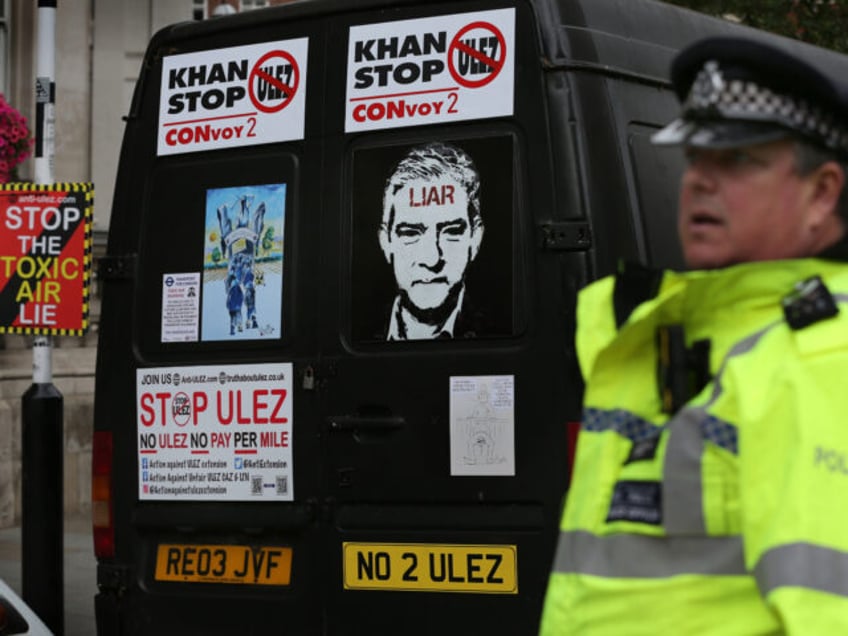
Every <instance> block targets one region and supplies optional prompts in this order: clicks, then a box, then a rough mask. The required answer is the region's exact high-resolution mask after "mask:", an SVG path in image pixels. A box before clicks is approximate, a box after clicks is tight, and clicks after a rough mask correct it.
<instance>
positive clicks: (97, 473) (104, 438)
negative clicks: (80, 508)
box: [91, 431, 115, 559]
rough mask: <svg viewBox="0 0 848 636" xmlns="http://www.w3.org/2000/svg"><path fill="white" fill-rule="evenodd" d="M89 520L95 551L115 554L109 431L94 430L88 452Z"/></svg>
mask: <svg viewBox="0 0 848 636" xmlns="http://www.w3.org/2000/svg"><path fill="white" fill-rule="evenodd" d="M91 522H92V526H93V529H94V555H95V556H96V557H97V558H98V559H109V558H112V557H114V556H115V527H114V525H113V519H112V433H110V432H107V431H95V433H94V441H93V447H92V452H91Z"/></svg>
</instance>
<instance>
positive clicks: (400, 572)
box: [342, 542, 518, 594]
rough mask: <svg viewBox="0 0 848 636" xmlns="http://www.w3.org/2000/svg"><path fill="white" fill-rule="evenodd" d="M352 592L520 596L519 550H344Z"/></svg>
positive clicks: (353, 546) (369, 546)
mask: <svg viewBox="0 0 848 636" xmlns="http://www.w3.org/2000/svg"><path fill="white" fill-rule="evenodd" d="M342 552H343V558H344V587H345V589H348V590H400V591H417V592H474V593H480V594H518V550H517V547H516V546H514V545H437V544H430V543H389V544H384V543H379V544H378V543H353V542H344V543H343V544H342Z"/></svg>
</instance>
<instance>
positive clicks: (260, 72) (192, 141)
mask: <svg viewBox="0 0 848 636" xmlns="http://www.w3.org/2000/svg"><path fill="white" fill-rule="evenodd" d="M307 48H308V40H307V38H299V39H295V40H280V41H276V42H263V43H261V44H251V45H248V46H234V47H230V48H225V49H213V50H209V51H200V52H197V53H185V54H182V55H169V56H167V57H165V58H164V59H163V61H162V88H161V91H160V102H159V128H158V145H157V152H156V154H157V155H173V154H180V153H186V152H198V151H201V150H214V149H220V148H235V147H238V146H252V145H256V144H266V143H272V142H278V141H292V140H297V139H303V125H304V124H303V122H304V114H305V112H306V54H307Z"/></svg>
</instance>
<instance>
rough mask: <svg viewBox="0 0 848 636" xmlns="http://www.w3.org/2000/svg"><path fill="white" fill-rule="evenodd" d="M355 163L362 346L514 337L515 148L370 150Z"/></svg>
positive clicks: (479, 141) (465, 144)
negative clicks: (406, 341)
mask: <svg viewBox="0 0 848 636" xmlns="http://www.w3.org/2000/svg"><path fill="white" fill-rule="evenodd" d="M353 162H354V165H353V210H352V213H353V223H352V225H353V246H352V247H353V267H352V276H353V281H352V282H353V286H352V304H353V306H352V331H353V338H354V340H356V341H381V340H382V341H386V340H388V341H398V340H435V339H458V338H492V337H505V336H509V335H512V333H513V330H514V293H513V292H514V289H513V285H514V281H513V274H514V271H515V268H514V262H513V260H514V258H515V256H514V254H515V250H514V245H513V237H514V235H515V232H514V223H515V218H514V210H513V206H514V196H513V195H514V193H513V187H514V186H513V181H514V180H513V140H512V138H511V137H509V136H506V135H504V136H499V137H486V138H473V139H459V140H444V141H441V140H440V141H432V142H421V143H415V144H408V145H399V146H388V147H386V146H384V147H379V148H365V149H361V150H358V151H356V152H355V154H354V159H353Z"/></svg>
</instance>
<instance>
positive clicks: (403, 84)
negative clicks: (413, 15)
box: [345, 9, 515, 132]
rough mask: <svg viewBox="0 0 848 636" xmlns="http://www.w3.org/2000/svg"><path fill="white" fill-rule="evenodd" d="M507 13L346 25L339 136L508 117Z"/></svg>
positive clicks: (510, 26)
mask: <svg viewBox="0 0 848 636" xmlns="http://www.w3.org/2000/svg"><path fill="white" fill-rule="evenodd" d="M514 55H515V9H499V10H494V11H481V12H474V13H461V14H455V15H447V16H439V17H435V18H421V19H418V20H400V21H397V22H382V23H379V24H366V25H362V26H355V27H351V29H350V38H349V44H348V60H347V97H346V101H345V104H346V113H345V131H346V132H358V131H364V130H377V129H382V128H397V127H400V126H418V125H422V124H443V123H448V122H453V121H463V120H469V119H483V118H488V117H505V116H510V115H512V112H513V101H514V79H515V78H514V76H515V63H514Z"/></svg>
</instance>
